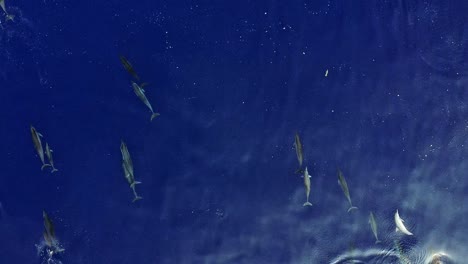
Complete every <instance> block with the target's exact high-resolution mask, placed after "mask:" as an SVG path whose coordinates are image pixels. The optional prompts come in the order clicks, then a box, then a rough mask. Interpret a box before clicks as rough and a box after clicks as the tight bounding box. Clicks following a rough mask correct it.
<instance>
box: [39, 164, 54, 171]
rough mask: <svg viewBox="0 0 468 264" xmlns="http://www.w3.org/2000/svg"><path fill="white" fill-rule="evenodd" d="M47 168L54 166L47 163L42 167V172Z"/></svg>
mask: <svg viewBox="0 0 468 264" xmlns="http://www.w3.org/2000/svg"><path fill="white" fill-rule="evenodd" d="M45 167H52V165H50V164H47V163H46V164H44V165H42V166H41V170H44V168H45Z"/></svg>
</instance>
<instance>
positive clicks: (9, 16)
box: [5, 14, 15, 21]
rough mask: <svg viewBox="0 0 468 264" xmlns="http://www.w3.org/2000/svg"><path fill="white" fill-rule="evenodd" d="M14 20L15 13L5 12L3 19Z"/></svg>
mask: <svg viewBox="0 0 468 264" xmlns="http://www.w3.org/2000/svg"><path fill="white" fill-rule="evenodd" d="M8 20H11V21H15V15H10V14H5V21H8Z"/></svg>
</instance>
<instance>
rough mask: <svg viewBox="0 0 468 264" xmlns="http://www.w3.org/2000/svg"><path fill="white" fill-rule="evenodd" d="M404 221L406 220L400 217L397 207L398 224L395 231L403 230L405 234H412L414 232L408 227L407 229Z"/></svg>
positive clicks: (396, 222)
mask: <svg viewBox="0 0 468 264" xmlns="http://www.w3.org/2000/svg"><path fill="white" fill-rule="evenodd" d="M404 222H405V221H404V220H403V219H401V218H400V215H399V214H398V209H397V210H396V212H395V224H396V228H395V231H397V232H398V231H401V232H402V233H403V234H405V235H408V236H412V235H413V233H411V232H410V231H408V229H406V227H405V225H404V224H403V223H404Z"/></svg>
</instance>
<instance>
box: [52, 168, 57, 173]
mask: <svg viewBox="0 0 468 264" xmlns="http://www.w3.org/2000/svg"><path fill="white" fill-rule="evenodd" d="M56 171H58V170H57V169H56V168H54V167H52V171H50V173H54V172H56Z"/></svg>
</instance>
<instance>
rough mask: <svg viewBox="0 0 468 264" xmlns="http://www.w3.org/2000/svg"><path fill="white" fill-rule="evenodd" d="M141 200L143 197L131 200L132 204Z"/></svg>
mask: <svg viewBox="0 0 468 264" xmlns="http://www.w3.org/2000/svg"><path fill="white" fill-rule="evenodd" d="M141 199H143V197H141V196H135V198H133V201H132V203H134V202H136V201H138V200H141Z"/></svg>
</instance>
